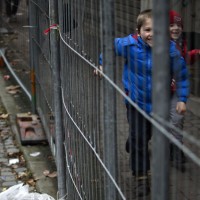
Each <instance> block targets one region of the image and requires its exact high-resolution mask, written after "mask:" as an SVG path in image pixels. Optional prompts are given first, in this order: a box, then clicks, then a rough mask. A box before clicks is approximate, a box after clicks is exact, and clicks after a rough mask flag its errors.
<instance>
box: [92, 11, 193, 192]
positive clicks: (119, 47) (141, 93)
mask: <svg viewBox="0 0 200 200" xmlns="http://www.w3.org/2000/svg"><path fill="white" fill-rule="evenodd" d="M137 32H138V34H137V35H134V34H130V35H128V36H126V37H123V38H116V39H115V41H114V49H115V53H116V55H117V56H121V57H123V58H124V60H125V61H124V70H123V80H122V82H123V86H124V90H125V92H126V94H127V95H128V96H129V97H130V98H131V100H132V101H133V102H135V103H136V104H137V105H138V106H139V107H140V108H142V109H143V110H144V111H145V112H146V113H148V114H150V113H151V111H152V90H153V88H152V67H153V65H152V47H153V20H152V10H150V9H148V10H144V11H142V12H141V13H140V14H139V16H138V18H137ZM169 55H170V63H171V66H169V67H170V71H171V78H172V77H174V78H175V79H176V82H177V87H178V88H177V90H176V93H177V97H178V98H177V111H178V112H179V113H184V112H185V111H186V101H187V97H188V95H189V80H188V71H187V67H186V63H185V61H184V59H183V58H182V57H181V55H180V52H179V51H178V50H177V49H176V44H175V43H174V42H170V51H169ZM102 66H103V61H102V57H100V68H102ZM104 67H106V66H104ZM160 67H162V65H161V66H160ZM95 74H96V75H98V71H95ZM126 108H127V118H128V123H129V139H128V144H129V152H130V167H131V170H132V174H133V176H134V177H135V178H136V179H137V181H136V183H137V184H136V193H137V195H138V196H144V195H147V194H148V193H149V192H150V187H149V180H148V176H147V173H148V171H149V170H150V158H149V152H148V142H149V140H150V138H151V124H150V122H149V121H147V120H146V119H145V118H144V117H143V116H142V115H141V114H140V113H139V112H138V111H137V110H136V109H135V108H134V107H133V106H132V105H131V104H129V103H128V102H126ZM161 109H162V108H161Z"/></svg>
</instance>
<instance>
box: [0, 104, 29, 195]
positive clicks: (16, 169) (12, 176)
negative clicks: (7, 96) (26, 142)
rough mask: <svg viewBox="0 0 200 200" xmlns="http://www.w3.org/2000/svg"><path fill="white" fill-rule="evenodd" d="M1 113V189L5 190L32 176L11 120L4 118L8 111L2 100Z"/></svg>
mask: <svg viewBox="0 0 200 200" xmlns="http://www.w3.org/2000/svg"><path fill="white" fill-rule="evenodd" d="M0 113H1V115H0V191H3V190H5V189H7V188H8V187H10V186H13V185H16V184H17V183H20V182H22V181H23V182H24V180H25V179H27V178H28V176H29V178H31V177H30V172H29V170H28V169H27V167H26V162H25V160H24V157H23V155H22V152H21V151H20V149H19V147H18V145H17V142H16V139H15V135H14V134H13V132H12V130H11V128H10V125H9V124H10V123H9V120H8V118H5V119H4V118H2V117H3V114H6V113H7V112H6V110H5V108H4V106H3V104H2V102H1V101H0ZM27 180H28V179H27Z"/></svg>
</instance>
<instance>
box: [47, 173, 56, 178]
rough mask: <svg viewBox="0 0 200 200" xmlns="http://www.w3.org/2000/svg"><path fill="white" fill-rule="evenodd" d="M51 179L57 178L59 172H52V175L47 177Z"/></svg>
mask: <svg viewBox="0 0 200 200" xmlns="http://www.w3.org/2000/svg"><path fill="white" fill-rule="evenodd" d="M47 176H48V177H50V178H54V177H57V172H52V173H51V174H49V175H47Z"/></svg>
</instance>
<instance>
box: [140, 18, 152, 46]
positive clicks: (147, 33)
mask: <svg viewBox="0 0 200 200" xmlns="http://www.w3.org/2000/svg"><path fill="white" fill-rule="evenodd" d="M138 35H139V36H140V37H141V38H142V39H143V41H144V42H146V43H147V44H148V45H149V46H150V47H152V46H153V22H152V19H151V18H147V19H146V20H145V23H144V24H143V25H142V26H141V28H140V30H139V31H138Z"/></svg>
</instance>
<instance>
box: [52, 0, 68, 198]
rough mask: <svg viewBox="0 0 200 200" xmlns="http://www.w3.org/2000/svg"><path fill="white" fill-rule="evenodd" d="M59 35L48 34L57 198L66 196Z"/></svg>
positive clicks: (55, 20) (55, 15)
mask: <svg viewBox="0 0 200 200" xmlns="http://www.w3.org/2000/svg"><path fill="white" fill-rule="evenodd" d="M49 6H50V9H49V10H50V13H49V14H50V25H52V24H58V2H57V0H50V1H49ZM59 42H60V40H59V34H58V32H57V30H52V31H51V32H50V46H51V64H52V73H53V94H54V95H53V96H54V116H55V138H56V165H57V173H58V191H59V198H62V197H64V196H65V195H66V173H65V172H66V169H65V166H66V165H65V151H64V134H63V123H62V94H61V79H60V60H59V56H60V51H59V49H60V48H59V44H60V43H59Z"/></svg>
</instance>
